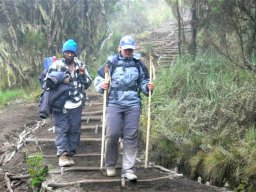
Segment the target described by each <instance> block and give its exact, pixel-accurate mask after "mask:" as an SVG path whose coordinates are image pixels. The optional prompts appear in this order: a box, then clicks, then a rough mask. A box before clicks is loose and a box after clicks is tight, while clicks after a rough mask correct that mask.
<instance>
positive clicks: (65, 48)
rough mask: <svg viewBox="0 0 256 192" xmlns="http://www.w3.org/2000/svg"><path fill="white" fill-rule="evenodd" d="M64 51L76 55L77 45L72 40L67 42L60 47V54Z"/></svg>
mask: <svg viewBox="0 0 256 192" xmlns="http://www.w3.org/2000/svg"><path fill="white" fill-rule="evenodd" d="M65 51H72V52H74V53H75V54H77V43H76V42H75V41H74V40H73V39H69V40H67V41H66V42H65V43H64V44H63V47H62V54H63V53H64V52H65Z"/></svg>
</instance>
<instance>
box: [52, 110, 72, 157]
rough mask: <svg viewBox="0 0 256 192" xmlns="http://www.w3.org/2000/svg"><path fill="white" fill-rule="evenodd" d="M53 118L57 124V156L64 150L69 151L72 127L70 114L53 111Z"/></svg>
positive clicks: (55, 124)
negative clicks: (69, 137)
mask: <svg viewBox="0 0 256 192" xmlns="http://www.w3.org/2000/svg"><path fill="white" fill-rule="evenodd" d="M53 118H54V126H55V146H56V148H57V156H60V155H61V154H62V153H64V152H65V153H68V152H69V142H68V132H69V128H70V127H69V122H68V114H67V113H66V114H63V113H62V112H53Z"/></svg>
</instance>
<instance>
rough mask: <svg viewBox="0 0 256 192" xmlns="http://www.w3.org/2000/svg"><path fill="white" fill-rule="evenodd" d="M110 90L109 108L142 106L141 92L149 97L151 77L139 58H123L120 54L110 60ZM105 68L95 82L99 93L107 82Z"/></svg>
mask: <svg viewBox="0 0 256 192" xmlns="http://www.w3.org/2000/svg"><path fill="white" fill-rule="evenodd" d="M107 64H108V66H109V76H110V89H109V95H108V102H107V104H108V106H124V107H133V106H141V97H140V92H142V93H143V94H144V95H146V96H148V93H149V91H148V89H147V84H148V83H149V75H148V70H147V68H146V66H145V65H144V64H143V63H142V62H141V61H140V60H139V58H135V56H134V57H133V58H123V57H122V56H121V55H120V54H118V55H115V56H111V57H109V58H108V61H107ZM105 66H106V65H104V66H102V67H101V68H100V69H99V70H98V72H97V77H96V78H95V80H94V86H95V89H96V90H97V91H98V92H99V93H103V92H104V90H103V89H102V88H101V87H100V85H101V84H102V83H103V82H104V81H105V71H104V70H105Z"/></svg>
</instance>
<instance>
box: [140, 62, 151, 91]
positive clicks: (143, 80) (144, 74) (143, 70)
mask: <svg viewBox="0 0 256 192" xmlns="http://www.w3.org/2000/svg"><path fill="white" fill-rule="evenodd" d="M148 83H149V73H148V68H147V67H146V65H145V64H144V63H142V62H140V77H139V89H140V91H141V92H142V93H143V94H144V95H146V96H148V95H149V90H148V88H147V84H148Z"/></svg>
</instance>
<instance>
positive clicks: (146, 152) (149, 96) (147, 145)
mask: <svg viewBox="0 0 256 192" xmlns="http://www.w3.org/2000/svg"><path fill="white" fill-rule="evenodd" d="M152 68H153V64H152V56H151V54H150V55H149V82H151V81H152ZM151 95H152V91H151V90H149V92H148V121H147V136H146V150H145V168H147V167H148V147H149V135H150V123H151V118H150V116H151Z"/></svg>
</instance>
